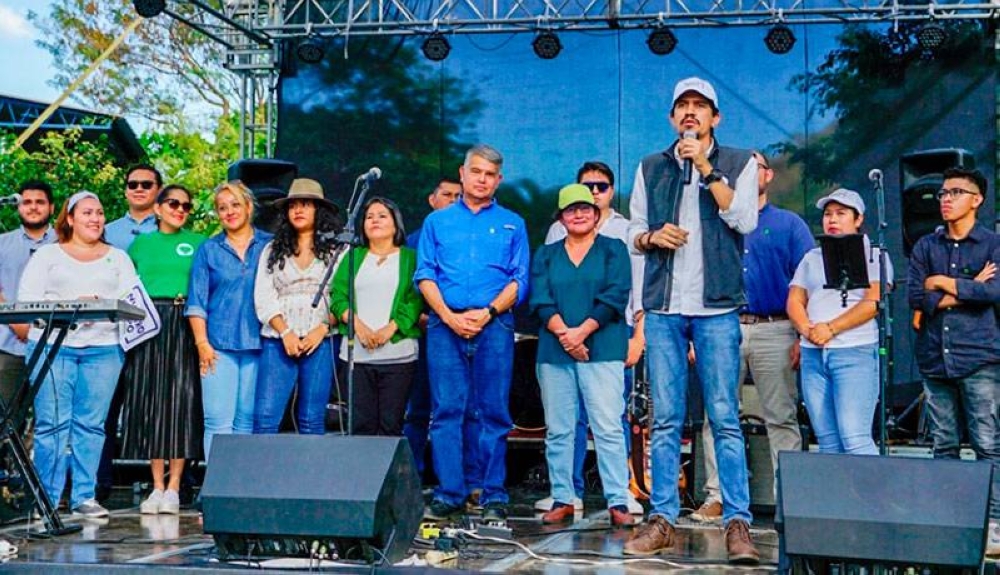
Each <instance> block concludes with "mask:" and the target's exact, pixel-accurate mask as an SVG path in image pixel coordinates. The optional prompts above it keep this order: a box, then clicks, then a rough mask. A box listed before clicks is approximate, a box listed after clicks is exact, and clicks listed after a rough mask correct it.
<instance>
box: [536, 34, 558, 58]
mask: <svg viewBox="0 0 1000 575" xmlns="http://www.w3.org/2000/svg"><path fill="white" fill-rule="evenodd" d="M531 47H532V49H534V50H535V55H536V56H538V57H539V58H541V59H542V60H551V59H553V58H555V57H556V56H558V55H559V52H562V42H560V41H559V36H556V35H555V34H553V33H552V32H549V31H545V32H542V33H541V34H539V35H538V36H535V39H534V40H532V42H531Z"/></svg>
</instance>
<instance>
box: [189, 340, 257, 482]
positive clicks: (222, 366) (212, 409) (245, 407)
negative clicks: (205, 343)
mask: <svg viewBox="0 0 1000 575" xmlns="http://www.w3.org/2000/svg"><path fill="white" fill-rule="evenodd" d="M215 353H216V354H218V356H219V359H218V360H217V361H216V362H215V371H211V372H209V373H208V374H207V375H203V376H202V378H201V402H202V406H203V408H204V411H205V462H206V463H207V462H208V458H209V454H210V453H211V447H212V437H213V436H215V435H216V434H219V433H242V434H249V433H253V409H254V396H255V390H256V388H257V364H258V363H259V362H260V352H257V351H222V350H218V349H217V350H215Z"/></svg>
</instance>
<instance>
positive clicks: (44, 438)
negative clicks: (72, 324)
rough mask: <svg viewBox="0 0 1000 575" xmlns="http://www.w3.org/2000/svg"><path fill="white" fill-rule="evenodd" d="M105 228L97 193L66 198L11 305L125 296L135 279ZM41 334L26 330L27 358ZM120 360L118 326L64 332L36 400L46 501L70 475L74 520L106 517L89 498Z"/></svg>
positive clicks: (55, 497) (91, 325)
mask: <svg viewBox="0 0 1000 575" xmlns="http://www.w3.org/2000/svg"><path fill="white" fill-rule="evenodd" d="M104 224H105V217H104V208H103V207H102V206H101V201H100V199H99V198H98V197H97V195H95V194H94V193H92V192H87V191H81V192H77V193H75V194H73V196H71V197H70V198H69V200H67V201H66V203H65V204H63V207H62V210H60V212H59V216H58V218H57V219H56V234H57V236H58V238H59V241H58V243H56V244H50V245H47V246H43V247H41V248H39V249H38V251H37V252H35V255H33V256H32V257H31V259H30V260H28V265H27V267H25V269H24V275H23V276H22V278H21V285H20V288H19V291H18V300H20V301H39V300H76V299H83V300H86V299H121V298H123V297H125V295H127V294H128V292H129V291H131V290H132V288H133V287H134V286H135V285H136V284H138V282H139V278H138V276H137V275H136V272H135V267H134V266H133V265H132V260H130V259H129V257H128V255H127V254H126V253H125V252H123V251H121V250H119V249H117V248H113V247H111V246H110V245H108V244H107V243H106V242H105V241H104ZM41 336H42V330H41V329H38V328H37V327H36V328H32V329H31V331H30V333H29V334H28V340H29V345H28V350H27V353H28V355H29V356H30V355H31V353H32V352H33V351H34V349H35V347H36V346H37V345H39V340H40V339H41ZM43 344H44V342H43ZM124 359H125V355H124V353H123V352H122V348H121V347H120V346H119V343H118V324H117V323H115V322H80V323H79V324H78V327H77V329H75V330H71V331H70V332H69V333H68V334H67V336H66V339H65V340H64V341H63V344H62V347H61V348H60V349H59V353H58V355H56V358H55V360H54V361H53V363H52V368H51V371H49V373H48V375H47V377H46V378H45V381H44V382H43V383H42V385H41V387H40V388H39V390H38V395H36V396H35V403H34V407H35V467H36V468H37V469H38V476H39V477H40V478H41V480H42V485H43V486H44V487H45V491H46V493H47V494H48V496H49V498H50V499H52V501H59V497H60V496H61V495H62V491H63V487H64V486H65V484H66V471H67V469H68V470H69V471H70V474H71V476H72V478H73V488H72V491H71V492H70V508H72V510H73V514H74V515H79V516H84V517H104V516H107V514H108V510H107V509H105V508H104V507H101V505H100V504H99V503H98V502H97V501H96V500H95V499H94V487H95V475H96V473H97V465H98V461H99V459H100V456H101V448H102V446H103V445H104V420H105V418H106V417H107V414H108V407H109V406H110V405H111V397H112V395H113V394H114V391H115V385H116V383H117V382H118V374H119V373H120V372H121V368H122V363H123V361H124ZM39 367H40V366H39ZM32 377H34V374H33V375H32Z"/></svg>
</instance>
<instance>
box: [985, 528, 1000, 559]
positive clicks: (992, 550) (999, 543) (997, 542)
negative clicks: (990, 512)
mask: <svg viewBox="0 0 1000 575" xmlns="http://www.w3.org/2000/svg"><path fill="white" fill-rule="evenodd" d="M987 534H988V537H987V538H986V556H987V557H1000V521H997V520H996V519H990V527H989V529H988V531H987Z"/></svg>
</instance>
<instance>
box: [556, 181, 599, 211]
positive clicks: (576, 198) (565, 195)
mask: <svg viewBox="0 0 1000 575" xmlns="http://www.w3.org/2000/svg"><path fill="white" fill-rule="evenodd" d="M573 204H590V205H592V206H596V205H597V202H595V201H594V194H593V193H592V192H591V191H590V190H588V189H587V186H585V185H583V184H570V185H568V186H566V187H564V188H563V189H561V190H559V211H560V212H561V211H563V210H565V209H566V208H568V207H570V206H572V205H573Z"/></svg>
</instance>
